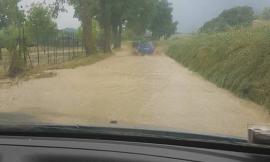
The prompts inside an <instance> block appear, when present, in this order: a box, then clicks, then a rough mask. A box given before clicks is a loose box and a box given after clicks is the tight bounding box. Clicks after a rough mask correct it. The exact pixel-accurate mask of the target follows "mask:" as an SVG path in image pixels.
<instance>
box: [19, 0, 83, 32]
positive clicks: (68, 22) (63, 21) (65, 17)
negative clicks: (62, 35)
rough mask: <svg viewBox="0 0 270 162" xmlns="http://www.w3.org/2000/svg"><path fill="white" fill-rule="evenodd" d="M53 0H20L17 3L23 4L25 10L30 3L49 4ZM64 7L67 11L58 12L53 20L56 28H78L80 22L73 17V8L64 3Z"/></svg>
mask: <svg viewBox="0 0 270 162" xmlns="http://www.w3.org/2000/svg"><path fill="white" fill-rule="evenodd" d="M53 1H54V0H22V1H21V2H20V4H19V5H20V6H23V8H24V9H25V10H28V9H29V8H30V6H31V4H32V3H37V2H45V3H47V4H51V3H52V2H53ZM65 9H66V10H67V12H63V13H60V14H59V16H58V18H57V19H56V20H55V22H56V23H57V26H58V28H59V29H63V28H67V27H69V28H78V27H79V26H80V22H79V20H78V19H77V18H73V15H74V9H73V8H72V7H71V6H69V5H65Z"/></svg>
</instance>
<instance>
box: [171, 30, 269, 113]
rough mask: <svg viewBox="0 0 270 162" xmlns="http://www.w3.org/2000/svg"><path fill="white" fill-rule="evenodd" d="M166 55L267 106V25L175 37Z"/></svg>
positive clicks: (222, 85)
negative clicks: (182, 37)
mask: <svg viewBox="0 0 270 162" xmlns="http://www.w3.org/2000/svg"><path fill="white" fill-rule="evenodd" d="M167 54H168V55H169V56H170V57H172V58H173V59H175V60H177V61H178V62H180V63H182V64H183V65H185V66H187V67H188V68H189V69H191V70H193V71H197V72H199V73H200V74H201V75H202V76H203V77H205V78H206V79H208V80H210V81H211V82H213V83H215V84H217V85H218V86H220V87H222V88H226V89H229V90H231V91H232V92H234V93H235V94H237V95H239V96H241V97H243V98H248V99H250V100H252V101H255V102H257V103H259V104H261V105H266V106H267V107H268V108H270V29H269V27H263V28H255V29H241V30H234V31H230V32H224V33H218V34H217V33H213V34H198V35H195V36H191V37H188V38H184V39H178V40H176V41H174V42H173V43H171V45H170V46H169V48H168V51H167Z"/></svg>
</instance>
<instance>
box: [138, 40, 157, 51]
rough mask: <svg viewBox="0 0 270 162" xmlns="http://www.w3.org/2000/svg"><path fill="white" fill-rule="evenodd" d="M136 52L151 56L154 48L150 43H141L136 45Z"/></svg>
mask: <svg viewBox="0 0 270 162" xmlns="http://www.w3.org/2000/svg"><path fill="white" fill-rule="evenodd" d="M137 51H138V52H139V53H141V54H153V53H154V51H155V47H154V44H153V43H152V42H141V43H138V45H137Z"/></svg>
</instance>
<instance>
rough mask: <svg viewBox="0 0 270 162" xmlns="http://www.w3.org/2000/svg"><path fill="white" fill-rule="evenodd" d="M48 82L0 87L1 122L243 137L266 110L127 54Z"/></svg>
mask: <svg viewBox="0 0 270 162" xmlns="http://www.w3.org/2000/svg"><path fill="white" fill-rule="evenodd" d="M53 72H56V73H57V75H56V76H55V77H52V78H43V79H33V80H29V81H25V82H21V83H19V84H18V85H13V86H11V87H2V88H0V123H1V122H2V123H6V122H10V123H31V122H37V123H54V124H81V125H95V124H110V123H111V124H114V125H115V124H119V125H125V126H128V127H136V126H138V125H139V126H146V127H148V128H151V127H152V126H153V127H154V128H170V129H172V130H177V131H188V132H189V131H191V132H198V133H210V134H219V135H232V136H239V137H245V136H246V134H247V133H246V132H247V125H248V124H253V123H269V122H270V118H269V114H268V112H267V111H266V110H265V108H263V107H261V106H258V105H256V104H254V103H252V102H250V101H246V100H243V99H240V98H238V97H236V96H234V95H233V94H231V93H230V92H229V91H227V90H224V89H220V88H218V87H216V86H215V85H214V84H212V83H210V82H208V81H206V80H204V79H203V78H201V77H200V76H199V75H197V74H196V73H193V72H191V71H189V70H187V69H186V68H184V67H183V66H181V65H180V64H178V63H176V62H175V61H174V60H172V59H170V58H168V57H167V56H165V55H162V54H157V55H155V56H135V55H133V54H132V52H131V51H129V50H126V49H125V50H122V51H119V52H117V53H116V54H115V55H114V56H112V57H109V58H107V59H105V60H103V61H100V62H97V63H95V64H92V65H89V66H83V67H78V68H76V69H63V70H55V71H53Z"/></svg>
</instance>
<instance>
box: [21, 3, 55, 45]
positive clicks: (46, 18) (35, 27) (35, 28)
mask: <svg viewBox="0 0 270 162" xmlns="http://www.w3.org/2000/svg"><path fill="white" fill-rule="evenodd" d="M56 32H57V25H56V23H55V22H54V21H53V17H52V12H51V10H50V9H49V7H47V6H44V5H43V4H41V3H36V4H32V6H31V9H30V10H29V15H28V17H27V21H26V33H27V34H28V35H29V36H30V38H31V40H32V41H35V42H36V43H37V44H38V45H39V44H40V43H43V42H44V41H48V40H49V39H51V38H53V37H54V36H55V34H56Z"/></svg>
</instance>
